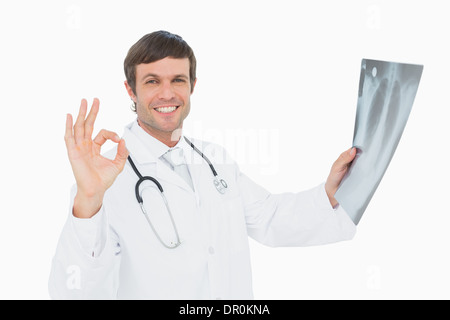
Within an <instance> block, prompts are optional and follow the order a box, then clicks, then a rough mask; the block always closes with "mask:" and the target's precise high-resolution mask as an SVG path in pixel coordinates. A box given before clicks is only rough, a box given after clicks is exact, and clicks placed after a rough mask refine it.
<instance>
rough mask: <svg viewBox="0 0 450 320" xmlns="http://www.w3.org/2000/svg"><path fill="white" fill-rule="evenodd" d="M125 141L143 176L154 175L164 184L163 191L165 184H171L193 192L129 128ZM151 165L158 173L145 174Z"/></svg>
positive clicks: (125, 132) (126, 129) (127, 128)
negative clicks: (146, 166)
mask: <svg viewBox="0 0 450 320" xmlns="http://www.w3.org/2000/svg"><path fill="white" fill-rule="evenodd" d="M123 139H124V140H125V145H126V147H127V149H128V152H129V154H130V156H131V158H132V159H133V161H134V162H137V166H138V170H139V171H141V174H142V175H143V176H147V175H154V178H156V179H157V180H158V181H159V182H160V183H161V184H162V187H163V189H164V184H166V183H169V184H174V185H177V186H179V187H180V188H183V189H185V190H187V191H190V192H193V191H192V189H191V187H190V186H189V185H188V184H187V183H186V181H184V180H183V178H182V177H180V175H178V174H177V173H176V172H174V171H173V170H172V169H171V168H169V167H168V166H167V165H166V164H165V163H163V162H162V161H161V160H160V159H159V158H157V157H156V156H155V155H154V154H152V153H151V151H150V150H149V148H148V147H146V146H145V145H144V144H143V143H142V141H141V140H140V139H139V138H138V137H137V136H136V135H135V134H134V133H133V132H132V131H131V130H130V129H129V127H126V128H125V131H124V134H123ZM150 163H153V164H154V165H155V166H156V173H150V172H145V170H144V168H145V165H147V164H150ZM189 168H190V167H189Z"/></svg>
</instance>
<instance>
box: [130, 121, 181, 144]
mask: <svg viewBox="0 0 450 320" xmlns="http://www.w3.org/2000/svg"><path fill="white" fill-rule="evenodd" d="M137 122H138V125H139V126H140V127H141V128H142V129H143V130H144V131H145V132H147V133H148V134H149V135H151V136H152V137H153V138H155V139H157V140H159V141H161V142H162V143H164V144H165V145H166V146H168V147H169V148H172V147H173V146H175V145H176V144H177V143H178V141H179V140H180V138H181V134H182V129H181V128H177V129H175V130H174V131H172V132H163V131H157V130H151V129H150V128H148V127H147V126H146V125H145V124H143V123H142V122H141V121H140V120H139V119H138V120H137Z"/></svg>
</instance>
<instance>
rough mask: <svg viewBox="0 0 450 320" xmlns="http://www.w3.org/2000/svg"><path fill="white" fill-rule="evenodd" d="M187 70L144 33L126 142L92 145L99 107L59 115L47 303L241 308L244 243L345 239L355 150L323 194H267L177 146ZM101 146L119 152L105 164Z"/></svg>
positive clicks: (186, 60)
mask: <svg viewBox="0 0 450 320" xmlns="http://www.w3.org/2000/svg"><path fill="white" fill-rule="evenodd" d="M195 67H196V60H195V56H194V53H193V52H192V49H191V48H190V47H189V46H188V44H187V43H186V42H185V41H184V40H183V39H182V38H181V37H179V36H177V35H174V34H171V33H169V32H166V31H158V32H154V33H151V34H148V35H146V36H144V37H143V38H142V39H140V40H139V41H138V42H137V43H136V44H134V45H133V46H132V47H131V48H130V50H129V52H128V55H127V57H126V58H125V62H124V69H125V75H126V81H125V87H126V89H127V92H128V94H129V96H130V98H131V99H132V101H133V104H134V107H135V111H136V113H137V119H136V121H134V122H133V123H131V124H129V125H128V126H127V127H126V128H125V132H124V135H123V137H122V138H120V137H119V136H118V135H117V134H116V133H114V132H110V131H107V130H101V131H100V132H99V134H98V135H97V136H96V137H95V138H94V139H93V140H92V132H93V127H94V122H95V118H96V116H97V113H98V111H99V101H98V99H94V102H93V104H92V107H91V110H90V111H89V113H88V112H87V101H86V100H84V99H83V100H82V102H81V106H80V111H79V114H78V117H77V119H76V122H75V124H74V123H73V119H72V116H71V115H68V116H67V121H66V133H65V142H66V146H67V150H68V156H69V160H70V163H71V166H72V170H73V173H74V176H75V180H76V186H74V188H73V190H72V198H71V199H72V201H71V205H70V209H71V210H70V214H69V217H68V220H67V223H66V225H65V227H64V230H63V232H62V234H61V238H60V240H59V243H58V247H57V251H56V254H55V257H54V260H53V264H52V271H51V275H50V280H49V291H50V295H51V296H52V297H53V298H69V299H74V298H81V299H88V298H94V299H96V298H99V299H104V298H111V299H115V298H119V299H128V298H130V299H135V298H142V299H216V298H220V299H250V298H252V297H253V293H252V283H251V269H250V255H249V245H248V236H251V237H252V238H254V239H255V240H256V241H259V242H261V243H263V244H266V245H269V246H303V245H316V244H324V243H330V242H335V241H340V240H347V239H351V238H352V237H353V235H354V233H355V225H354V224H353V223H352V221H351V220H350V219H349V217H348V216H347V215H346V213H345V212H344V210H343V209H342V208H340V207H339V205H338V203H337V201H336V199H334V193H335V192H336V190H337V188H338V186H339V183H340V181H341V180H342V178H343V176H344V174H345V172H346V170H347V167H348V165H349V164H350V163H351V161H352V160H353V158H354V156H355V150H354V149H349V150H347V151H345V152H344V153H342V154H341V156H340V157H339V159H338V160H337V161H336V162H335V163H334V164H333V166H332V168H331V171H330V174H329V176H328V179H327V181H326V182H325V183H324V184H321V185H319V186H318V187H316V188H313V189H311V190H308V191H305V192H301V193H297V194H294V193H285V194H278V195H272V194H270V193H269V192H267V191H266V190H265V189H263V188H261V187H260V186H258V185H256V184H255V183H254V182H252V181H251V180H250V179H249V178H248V177H246V176H245V175H244V174H243V173H241V172H240V171H239V168H238V167H237V165H236V163H234V162H233V161H230V160H229V157H228V156H227V153H226V152H225V151H224V150H223V149H222V148H221V147H220V146H217V145H215V144H211V143H206V142H202V141H196V140H190V139H189V140H188V139H185V136H184V135H183V133H182V127H183V121H184V119H185V118H186V117H187V116H188V114H189V110H190V96H191V94H192V93H193V91H194V87H195V84H196V73H195ZM107 140H112V141H113V142H115V143H117V147H116V148H114V149H113V150H111V151H110V152H108V153H107V154H106V155H105V156H102V155H101V154H100V148H101V146H102V145H103V144H104V143H105V142H106V141H107ZM196 149H197V150H196ZM171 153H172V154H176V155H177V156H176V157H173V156H172V159H171V158H170V157H169V158H168V157H167V155H168V154H171ZM128 156H129V159H128ZM173 158H177V160H178V164H174V163H173V162H172V160H173ZM127 159H128V161H127ZM209 162H211V166H210V164H209ZM179 165H180V167H183V168H184V171H182V173H180V172H179V171H177V168H179ZM186 168H187V169H186ZM148 177H152V178H148ZM152 179H155V180H156V182H154V181H153V180H152ZM212 181H213V182H214V184H213V183H212ZM219 181H220V183H219ZM222 182H223V183H222ZM158 185H159V186H158ZM216 188H217V189H216ZM160 191H163V192H160ZM164 200H167V203H165V202H164Z"/></svg>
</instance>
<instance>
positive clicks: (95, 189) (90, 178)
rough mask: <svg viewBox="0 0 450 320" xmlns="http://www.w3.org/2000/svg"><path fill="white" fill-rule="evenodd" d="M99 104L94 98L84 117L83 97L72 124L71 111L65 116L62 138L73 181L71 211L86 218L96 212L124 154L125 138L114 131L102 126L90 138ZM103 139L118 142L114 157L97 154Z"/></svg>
mask: <svg viewBox="0 0 450 320" xmlns="http://www.w3.org/2000/svg"><path fill="white" fill-rule="evenodd" d="M99 105H100V102H99V100H98V99H94V102H93V104H92V107H91V110H90V112H89V114H88V116H87V117H86V113H87V101H86V100H85V99H83V100H82V101H81V106H80V111H79V113H78V117H77V120H76V122H75V125H73V119H72V115H71V114H68V115H67V118H66V133H65V136H64V140H65V142H66V147H67V153H68V155H69V160H70V164H71V166H72V171H73V174H74V176H75V180H76V183H77V194H76V196H75V200H74V207H73V215H74V216H76V217H78V218H90V217H92V216H93V215H95V214H96V213H97V212H98V210H99V209H100V207H101V205H102V202H103V196H104V194H105V192H106V190H107V189H108V188H109V187H110V186H111V185H112V184H113V182H114V180H115V179H116V178H117V176H118V175H119V173H120V172H121V171H122V170H123V167H124V165H125V162H126V160H127V157H128V151H127V149H126V147H125V141H124V140H123V139H120V138H119V136H118V135H117V134H116V133H114V132H111V131H108V130H104V129H102V130H101V131H100V132H99V133H98V135H97V136H96V137H95V139H94V140H92V132H93V129H94V122H95V119H96V117H97V114H98V110H99ZM107 140H111V141H113V142H115V143H118V147H117V154H116V157H115V159H114V160H110V159H107V158H105V157H103V156H102V155H101V154H100V149H101V146H102V145H103V144H104V143H105V142H106V141H107Z"/></svg>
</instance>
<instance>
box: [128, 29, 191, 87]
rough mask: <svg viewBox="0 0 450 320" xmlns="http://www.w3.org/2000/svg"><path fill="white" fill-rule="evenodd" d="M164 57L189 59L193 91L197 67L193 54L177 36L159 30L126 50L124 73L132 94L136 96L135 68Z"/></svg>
mask: <svg viewBox="0 0 450 320" xmlns="http://www.w3.org/2000/svg"><path fill="white" fill-rule="evenodd" d="M166 57H171V58H175V59H183V58H188V59H189V78H190V79H189V80H190V84H191V90H193V88H194V82H195V79H196V71H195V70H196V67H197V61H196V59H195V56H194V52H193V51H192V49H191V47H189V45H188V44H187V43H186V41H184V40H183V38H181V37H180V36H179V35H176V34H172V33H170V32H167V31H163V30H161V31H155V32H152V33H149V34H146V35H145V36H143V37H142V38H141V39H140V40H139V41H138V42H136V43H135V44H134V45H133V46H132V47H131V48H130V50H128V54H127V56H126V58H125V61H124V71H125V77H126V79H127V82H128V85H129V86H130V87H131V89H133V93H134V94H136V66H137V65H138V64H141V63H151V62H155V61H158V60H161V59H164V58H166Z"/></svg>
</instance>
